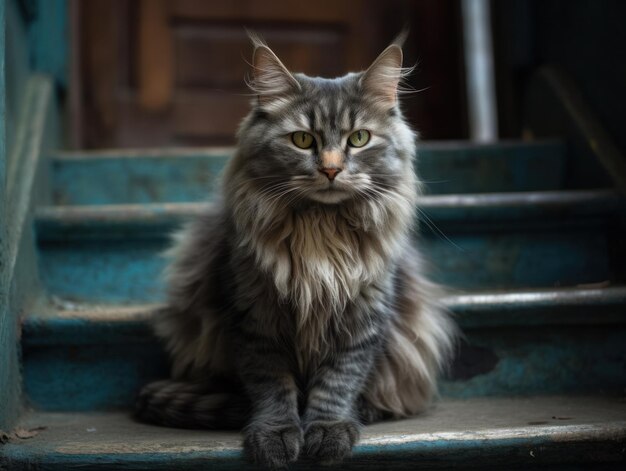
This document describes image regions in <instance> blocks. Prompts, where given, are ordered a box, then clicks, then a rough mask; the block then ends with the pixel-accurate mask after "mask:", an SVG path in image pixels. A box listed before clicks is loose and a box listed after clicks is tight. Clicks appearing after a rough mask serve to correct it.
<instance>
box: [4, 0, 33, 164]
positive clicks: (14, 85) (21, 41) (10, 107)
mask: <svg viewBox="0 0 626 471" xmlns="http://www.w3.org/2000/svg"><path fill="white" fill-rule="evenodd" d="M5 9H6V11H5V15H6V32H5V34H6V50H5V53H6V57H5V61H6V64H7V67H6V70H5V74H6V88H5V91H6V96H5V99H6V118H7V119H6V132H7V134H6V138H7V152H8V153H9V158H8V162H7V171H8V172H9V173H10V169H11V167H12V166H13V162H12V160H14V159H11V157H10V156H11V154H12V152H13V149H14V148H15V143H16V141H17V139H18V137H19V134H18V129H17V122H18V120H19V118H20V113H21V112H22V107H23V104H24V94H25V91H26V90H25V87H26V82H27V81H28V76H29V75H30V72H31V70H30V63H29V60H28V32H27V27H26V24H25V21H24V18H23V16H22V15H21V13H20V8H19V6H18V0H5Z"/></svg>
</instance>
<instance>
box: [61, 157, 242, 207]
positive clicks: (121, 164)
mask: <svg viewBox="0 0 626 471" xmlns="http://www.w3.org/2000/svg"><path fill="white" fill-rule="evenodd" d="M146 154H148V155H146ZM146 154H143V155H132V154H131V155H130V156H128V155H127V156H125V157H121V158H115V157H112V156H102V155H99V154H95V155H93V156H84V158H80V157H73V158H62V159H56V160H53V161H52V164H53V170H54V181H53V185H54V186H53V194H54V200H55V202H56V203H58V204H111V203H151V202H168V203H175V202H184V201H204V200H207V199H208V198H209V196H210V195H214V194H215V192H216V189H217V185H218V177H219V175H220V174H221V172H222V170H223V168H224V165H225V164H226V162H227V161H228V159H229V157H230V155H229V154H228V153H226V152H224V153H222V154H214V153H203V152H202V151H200V150H199V151H198V152H197V153H195V152H193V153H191V152H186V153H184V154H183V155H179V156H176V155H171V154H170V153H169V152H167V153H165V156H161V157H159V156H154V155H149V153H146Z"/></svg>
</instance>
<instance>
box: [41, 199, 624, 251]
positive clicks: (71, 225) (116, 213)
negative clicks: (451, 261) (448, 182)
mask: <svg viewBox="0 0 626 471" xmlns="http://www.w3.org/2000/svg"><path fill="white" fill-rule="evenodd" d="M211 207H213V205H212V203H162V204H156V203H155V204H120V205H100V206H48V207H42V208H39V210H38V211H37V232H38V236H39V239H40V240H55V239H59V238H60V239H67V238H76V237H89V236H96V237H102V235H103V233H105V234H107V236H110V235H114V234H116V233H117V234H120V235H123V236H129V235H133V234H135V235H138V236H145V235H146V234H161V235H164V232H163V231H167V230H171V229H173V228H175V227H176V226H177V225H179V224H180V223H182V222H184V221H185V220H188V219H189V218H192V217H193V216H195V215H198V214H202V213H203V212H206V211H208V210H210V209H209V208H211ZM418 207H419V211H420V213H421V214H422V215H425V216H426V219H427V220H429V221H432V222H435V223H437V224H441V223H443V224H446V223H455V222H457V223H459V224H460V225H463V226H467V225H468V224H469V223H487V224H492V225H493V224H495V225H500V224H501V225H504V226H505V227H508V226H509V225H510V223H511V222H512V221H517V222H519V223H522V224H524V225H527V224H529V223H531V222H533V221H540V222H543V223H548V224H554V223H557V222H562V221H564V220H567V221H570V222H573V223H576V222H577V220H578V219H579V218H585V217H590V218H603V217H604V218H606V217H607V216H610V215H612V214H615V213H623V214H626V197H624V196H622V195H620V194H619V193H618V192H616V191H614V190H577V191H546V192H522V193H484V194H471V195H438V196H423V197H422V198H421V199H420V202H419V204H418ZM418 219H419V217H418ZM422 219H424V217H422ZM425 224H426V225H427V223H425Z"/></svg>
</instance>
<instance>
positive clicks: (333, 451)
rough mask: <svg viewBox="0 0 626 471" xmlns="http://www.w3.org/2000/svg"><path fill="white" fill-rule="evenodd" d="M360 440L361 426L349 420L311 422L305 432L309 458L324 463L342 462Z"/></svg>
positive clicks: (306, 450) (306, 449)
mask: <svg viewBox="0 0 626 471" xmlns="http://www.w3.org/2000/svg"><path fill="white" fill-rule="evenodd" d="M358 439H359V426H358V424H357V423H356V422H353V421H349V420H337V421H316V422H311V423H310V424H309V425H308V426H307V428H306V430H305V432H304V447H305V452H306V455H307V457H309V458H313V459H315V460H318V461H321V462H322V463H329V464H330V463H334V462H337V461H341V460H342V459H343V458H345V457H346V456H348V455H349V454H350V452H351V451H352V447H353V446H354V444H355V443H356V442H357V441H358Z"/></svg>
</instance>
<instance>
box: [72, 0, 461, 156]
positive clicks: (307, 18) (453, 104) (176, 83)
mask: <svg viewBox="0 0 626 471" xmlns="http://www.w3.org/2000/svg"><path fill="white" fill-rule="evenodd" d="M73 8H74V9H75V10H76V12H75V14H74V15H73V17H74V18H76V20H75V22H74V25H73V27H74V35H75V40H78V41H80V45H81V46H80V47H78V48H74V49H75V50H76V51H77V52H76V53H75V54H74V57H73V60H74V61H75V62H76V64H78V66H76V64H75V66H74V67H73V70H76V71H77V72H76V74H74V77H73V81H74V84H76V85H77V90H80V92H79V93H73V94H71V97H73V98H71V99H73V100H74V102H73V103H71V107H70V109H72V110H75V111H74V113H73V117H72V122H73V126H72V132H73V134H74V135H73V139H72V141H73V142H75V143H76V144H77V146H78V147H87V148H93V147H137V146H142V147H144V146H162V145H187V144H190V145H223V144H232V143H234V133H235V132H236V129H237V126H238V124H239V122H240V120H241V119H242V117H243V116H245V114H246V113H247V111H248V109H249V100H250V95H249V90H248V89H247V88H246V86H245V81H244V80H245V77H246V76H247V74H248V73H249V64H248V63H247V62H248V61H249V60H250V57H251V52H252V51H251V46H250V42H249V40H248V38H247V34H246V28H248V29H251V30H253V31H255V32H257V33H259V34H260V35H261V36H262V37H263V38H264V39H265V40H266V41H267V42H268V43H269V45H270V46H271V47H272V49H273V50H274V51H275V52H276V53H277V55H278V56H279V57H280V58H281V60H282V61H283V62H284V63H285V65H286V66H287V67H288V68H289V69H290V70H292V71H296V72H304V73H306V74H309V75H321V76H330V77H332V76H339V75H343V74H344V73H346V72H347V71H351V70H362V69H364V68H366V67H367V66H368V65H369V64H370V63H371V61H372V60H373V59H374V58H375V57H376V55H377V54H378V53H379V52H380V51H382V49H384V47H385V46H386V45H387V44H388V43H389V41H390V40H391V39H392V38H393V36H394V35H395V34H397V32H398V31H400V29H401V28H402V26H403V25H407V24H408V25H409V26H410V27H412V28H413V33H412V34H411V36H410V42H409V43H407V46H406V48H405V51H406V52H407V61H406V64H408V65H410V64H411V63H414V62H415V61H416V60H417V58H418V56H419V58H420V62H422V63H423V62H425V61H424V57H426V58H430V57H431V56H432V58H433V60H432V61H431V60H430V59H429V60H428V61H427V62H428V64H427V65H428V67H429V69H424V70H425V71H426V70H428V72H427V73H422V72H420V73H419V74H418V75H415V76H414V78H413V79H412V82H411V83H410V86H411V87H413V88H423V87H429V86H431V85H432V84H431V83H428V82H430V81H433V80H436V82H437V84H436V90H435V93H436V94H437V95H432V96H435V97H437V99H438V100H439V101H441V99H442V95H440V93H441V91H442V90H445V93H448V96H447V97H445V98H444V100H446V101H447V104H445V106H444V107H438V106H437V103H433V102H432V99H431V98H430V97H429V95H425V96H422V94H418V95H416V97H415V98H411V99H408V100H406V102H405V108H406V111H407V115H408V116H409V117H410V118H411V119H415V120H416V124H417V125H418V127H419V128H420V129H422V130H425V134H427V137H462V136H461V133H462V128H463V125H462V124H461V123H462V119H461V118H460V114H459V109H460V108H461V106H460V104H461V103H462V99H461V95H460V92H461V87H460V86H459V83H460V82H459V77H458V74H456V72H458V70H461V67H458V70H453V73H452V74H451V73H450V70H451V69H455V67H457V65H459V64H457V59H456V58H452V59H450V57H449V55H446V54H445V53H446V52H447V51H448V50H451V51H453V52H454V51H456V52H454V54H457V55H458V56H459V57H460V54H458V47H459V44H458V36H457V35H455V34H447V32H448V31H454V27H455V26H454V25H455V21H456V19H455V18H456V16H455V15H456V14H457V13H456V11H457V7H456V2H455V1H454V0H413V1H410V0H388V1H386V2H380V1H376V0H341V1H337V0H332V1H331V0H321V1H316V2H298V1H293V0H271V1H270V0H268V1H258V0H235V1H233V0H211V1H203V0H176V1H173V0H172V1H168V0H136V1H133V0H73ZM430 18H432V19H435V21H436V23H437V24H434V25H428V22H429V19H430ZM424 31H428V34H429V37H425V36H424V33H423V32H424ZM413 41H418V42H419V44H421V45H419V46H415V45H414V44H413ZM442 50H443V51H444V54H440V55H439V56H438V57H437V56H436V55H435V54H436V53H440V52H441V51H442ZM444 56H445V57H444ZM425 82H426V83H425ZM446 107H447V108H450V109H452V108H455V110H454V112H450V113H448V114H446V112H447V111H446V110H447V108H446ZM429 108H430V112H429V111H428V110H429ZM431 115H432V116H434V117H435V118H436V119H435V121H433V120H432V119H430V117H429V116H431ZM437 121H439V122H440V123H438V122H437ZM438 130H440V131H438ZM455 133H456V134H457V135H454V134H455Z"/></svg>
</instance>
